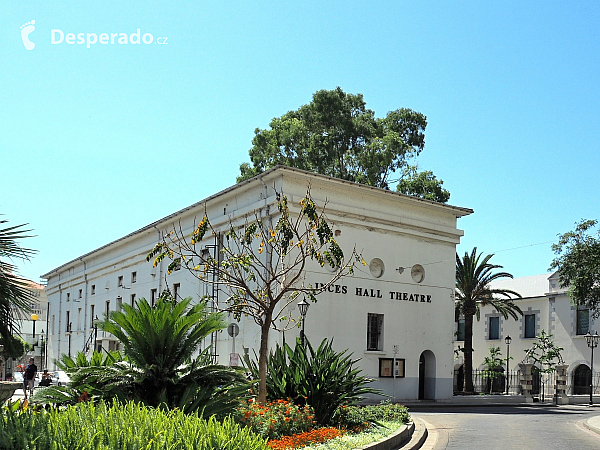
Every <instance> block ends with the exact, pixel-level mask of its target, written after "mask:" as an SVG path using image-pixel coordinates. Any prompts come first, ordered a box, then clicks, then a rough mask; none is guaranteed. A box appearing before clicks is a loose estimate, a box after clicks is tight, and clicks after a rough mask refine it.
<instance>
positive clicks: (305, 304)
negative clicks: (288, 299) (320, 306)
mask: <svg viewBox="0 0 600 450" xmlns="http://www.w3.org/2000/svg"><path fill="white" fill-rule="evenodd" d="M309 306H310V305H309V304H308V302H307V301H306V299H305V298H303V299H302V300H300V301H299V302H298V309H299V310H300V316H301V317H302V328H301V329H300V343H301V344H302V347H304V319H305V318H306V313H307V312H308V307H309Z"/></svg>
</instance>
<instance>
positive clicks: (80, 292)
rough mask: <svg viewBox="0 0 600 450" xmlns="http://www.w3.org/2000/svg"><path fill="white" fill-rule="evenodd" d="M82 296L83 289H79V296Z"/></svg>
mask: <svg viewBox="0 0 600 450" xmlns="http://www.w3.org/2000/svg"><path fill="white" fill-rule="evenodd" d="M82 297H83V289H79V298H82Z"/></svg>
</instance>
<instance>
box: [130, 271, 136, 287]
mask: <svg viewBox="0 0 600 450" xmlns="http://www.w3.org/2000/svg"><path fill="white" fill-rule="evenodd" d="M136 281H137V272H131V283H132V284H133V283H135V282H136Z"/></svg>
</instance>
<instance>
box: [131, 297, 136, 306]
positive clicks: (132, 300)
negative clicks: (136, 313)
mask: <svg viewBox="0 0 600 450" xmlns="http://www.w3.org/2000/svg"><path fill="white" fill-rule="evenodd" d="M133 305H135V294H131V306H132V307H133Z"/></svg>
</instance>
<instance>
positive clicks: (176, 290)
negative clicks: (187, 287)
mask: <svg viewBox="0 0 600 450" xmlns="http://www.w3.org/2000/svg"><path fill="white" fill-rule="evenodd" d="M178 296H179V283H175V284H174V285H173V298H174V299H175V300H177V297H178Z"/></svg>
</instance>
